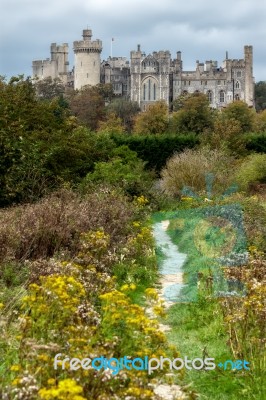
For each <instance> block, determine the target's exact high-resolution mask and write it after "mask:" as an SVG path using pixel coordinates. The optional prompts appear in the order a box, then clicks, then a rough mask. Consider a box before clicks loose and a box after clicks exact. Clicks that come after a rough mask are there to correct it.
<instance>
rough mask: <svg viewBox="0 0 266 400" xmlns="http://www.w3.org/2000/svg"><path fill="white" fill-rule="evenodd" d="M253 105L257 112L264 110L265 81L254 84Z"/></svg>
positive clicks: (265, 106) (265, 98)
mask: <svg viewBox="0 0 266 400" xmlns="http://www.w3.org/2000/svg"><path fill="white" fill-rule="evenodd" d="M255 105H256V110H257V111H262V110H265V109H266V81H260V82H257V83H255Z"/></svg>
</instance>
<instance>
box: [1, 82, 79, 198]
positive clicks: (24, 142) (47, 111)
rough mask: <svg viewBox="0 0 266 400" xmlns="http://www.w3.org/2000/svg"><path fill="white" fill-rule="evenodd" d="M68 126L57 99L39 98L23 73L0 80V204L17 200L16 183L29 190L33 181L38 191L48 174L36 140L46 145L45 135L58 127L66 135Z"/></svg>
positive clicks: (54, 133)
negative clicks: (22, 75) (7, 80)
mask: <svg viewBox="0 0 266 400" xmlns="http://www.w3.org/2000/svg"><path fill="white" fill-rule="evenodd" d="M71 129H72V125H71V123H70V121H69V118H68V112H67V110H66V108H65V107H64V106H63V105H62V104H61V103H60V99H54V100H52V101H45V102H42V101H39V100H38V99H37V98H36V94H35V89H34V86H33V84H32V82H31V81H30V80H29V79H27V80H24V79H23V77H18V78H12V79H11V80H10V81H9V83H5V82H1V83H0V152H1V158H0V173H1V175H0V176H1V177H0V183H1V185H0V205H6V204H9V203H10V202H11V201H14V200H18V197H19V195H20V192H19V191H20V189H19V188H17V184H19V185H22V186H28V187H29V188H30V189H29V190H31V186H32V185H33V186H35V187H36V191H37V192H38V193H39V188H38V187H37V186H38V183H39V184H40V187H41V189H40V191H42V189H43V188H42V186H43V181H46V179H47V177H46V176H43V169H42V163H43V160H42V153H41V148H40V147H39V143H40V142H41V143H42V145H43V146H45V147H47V145H46V144H45V139H46V138H49V139H50V138H51V139H52V138H53V135H55V136H57V135H58V132H61V131H63V132H64V133H65V134H66V135H68V134H69V132H70V131H71ZM49 139H48V140H49ZM23 179H25V181H24V182H22V180H23ZM55 180H56V179H55ZM38 181H40V182H38ZM53 182H54V180H53Z"/></svg>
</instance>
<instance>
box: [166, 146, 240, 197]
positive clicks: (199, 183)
mask: <svg viewBox="0 0 266 400" xmlns="http://www.w3.org/2000/svg"><path fill="white" fill-rule="evenodd" d="M233 166H234V158H233V157H231V156H229V155H227V154H226V153H224V152H223V151H222V150H209V149H208V148H201V149H198V150H190V149H187V150H185V151H183V153H180V154H176V155H174V156H173V157H171V158H170V159H169V160H168V161H167V163H166V167H165V168H164V169H163V170H162V172H161V177H162V180H161V186H162V189H163V190H165V191H166V193H168V194H170V195H172V196H176V195H180V194H181V190H182V189H183V188H184V187H189V188H190V189H192V190H193V191H194V192H196V193H197V192H203V191H205V190H206V174H209V173H213V174H214V182H213V193H214V194H221V193H222V192H223V191H224V190H225V189H226V188H227V187H228V186H230V184H231V183H233V177H232V169H233Z"/></svg>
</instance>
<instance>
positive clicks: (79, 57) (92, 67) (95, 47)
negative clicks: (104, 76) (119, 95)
mask: <svg viewBox="0 0 266 400" xmlns="http://www.w3.org/2000/svg"><path fill="white" fill-rule="evenodd" d="M91 37H92V31H91V30H90V29H84V30H83V40H80V41H75V42H74V54H75V71H74V89H81V88H82V87H83V86H86V85H92V86H94V85H97V84H98V83H100V67H101V58H100V54H101V51H102V42H101V40H98V39H97V40H94V41H92V40H91Z"/></svg>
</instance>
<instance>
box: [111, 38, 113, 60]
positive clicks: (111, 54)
mask: <svg viewBox="0 0 266 400" xmlns="http://www.w3.org/2000/svg"><path fill="white" fill-rule="evenodd" d="M112 57H113V38H112V39H111V58H112Z"/></svg>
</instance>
